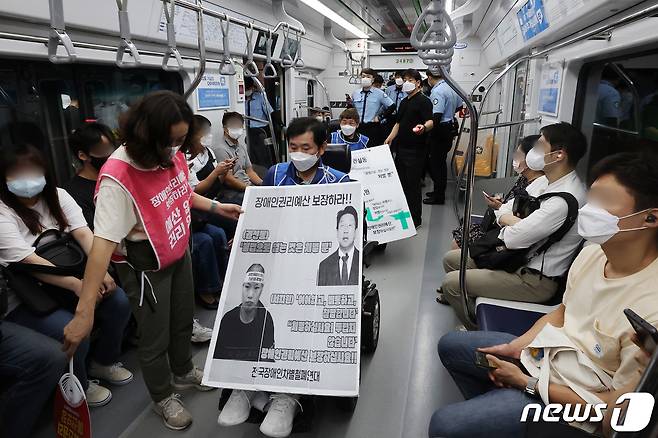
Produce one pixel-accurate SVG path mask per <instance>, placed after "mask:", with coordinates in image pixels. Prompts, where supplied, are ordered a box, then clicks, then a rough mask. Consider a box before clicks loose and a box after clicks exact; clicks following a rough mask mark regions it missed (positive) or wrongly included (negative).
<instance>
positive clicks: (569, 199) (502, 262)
mask: <svg viewBox="0 0 658 438" xmlns="http://www.w3.org/2000/svg"><path fill="white" fill-rule="evenodd" d="M555 196H557V197H560V198H562V199H564V200H565V201H566V203H567V206H568V212H567V217H566V218H565V220H564V223H563V224H562V226H561V227H560V228H558V229H557V230H556V231H555V232H554V233H553V234H551V235H550V236H548V238H547V239H546V241H545V242H544V243H543V244H542V245H541V246H539V248H537V249H536V250H534V251H532V254H530V253H531V249H532V247H529V248H523V249H508V248H507V247H506V246H505V242H503V241H502V240H501V239H499V238H498V235H499V234H500V229H499V228H497V227H494V228H492V229H491V230H489V231H487V232H486V233H485V235H484V236H482V237H481V238H479V239H477V240H475V241H474V242H471V244H470V245H469V246H468V250H469V254H470V256H471V258H472V259H473V261H474V262H475V264H476V266H477V267H478V268H480V269H492V270H502V271H506V272H510V273H511V272H516V271H517V270H518V269H519V268H521V267H523V266H524V265H525V264H526V263H527V262H528V260H530V259H531V258H532V257H534V256H537V255H539V254H542V253H544V254H545V253H546V251H548V249H549V248H550V247H551V246H552V245H553V244H554V243H555V242H559V241H560V240H562V238H563V237H564V236H565V235H566V234H567V233H568V232H569V230H570V229H571V227H572V226H573V225H574V224H575V223H576V219H577V218H578V201H577V200H576V198H575V197H574V196H573V195H572V194H571V193H566V192H553V193H544V194H543V195H541V196H539V197H537V198H534V197H531V196H528V199H525V200H523V201H520V202H522V203H525V204H524V205H526V206H525V207H519V208H522V209H523V210H524V211H523V216H524V217H527V216H529V215H530V214H531V213H532V212H533V211H535V210H536V209H538V208H539V206H540V204H541V201H543V200H545V199H548V198H552V197H555ZM517 202H518V201H517V199H515V201H514V203H515V207H517ZM516 211H518V210H517V209H516V208H515V212H516ZM542 265H543V263H542Z"/></svg>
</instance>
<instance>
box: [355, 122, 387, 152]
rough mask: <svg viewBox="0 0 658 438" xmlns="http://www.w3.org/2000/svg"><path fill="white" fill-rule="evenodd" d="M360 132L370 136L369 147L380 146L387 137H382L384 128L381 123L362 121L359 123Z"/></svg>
mask: <svg viewBox="0 0 658 438" xmlns="http://www.w3.org/2000/svg"><path fill="white" fill-rule="evenodd" d="M358 132H359V134H363V135H365V136H366V137H368V139H369V140H368V147H373V146H379V145H381V144H383V143H384V140H386V138H385V137H384V138H381V136H382V134H383V129H382V127H381V124H380V123H375V122H370V123H362V124H360V125H359V129H358Z"/></svg>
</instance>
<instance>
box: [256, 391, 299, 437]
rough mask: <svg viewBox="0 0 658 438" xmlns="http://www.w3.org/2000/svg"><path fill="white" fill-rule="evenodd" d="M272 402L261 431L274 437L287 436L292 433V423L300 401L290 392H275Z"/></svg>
mask: <svg viewBox="0 0 658 438" xmlns="http://www.w3.org/2000/svg"><path fill="white" fill-rule="evenodd" d="M271 399H272V404H270V408H269V409H268V410H267V415H266V416H265V419H264V420H263V422H262V423H261V425H260V431H261V432H262V433H263V434H264V435H266V436H269V437H272V438H285V437H287V436H288V435H290V434H291V433H292V424H293V420H294V419H295V414H296V413H297V407H298V406H299V402H298V401H297V399H296V398H294V397H291V396H289V395H288V394H274V395H272V397H271Z"/></svg>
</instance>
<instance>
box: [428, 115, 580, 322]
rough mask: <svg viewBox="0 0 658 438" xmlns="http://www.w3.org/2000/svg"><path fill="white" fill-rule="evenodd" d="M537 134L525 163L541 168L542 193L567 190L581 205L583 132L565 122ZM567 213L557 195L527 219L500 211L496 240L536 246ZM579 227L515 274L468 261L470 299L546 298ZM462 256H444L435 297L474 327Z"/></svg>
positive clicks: (563, 270)
mask: <svg viewBox="0 0 658 438" xmlns="http://www.w3.org/2000/svg"><path fill="white" fill-rule="evenodd" d="M540 132H541V134H542V135H541V137H540V138H539V140H537V142H536V143H535V146H534V147H533V148H532V150H530V152H529V153H528V155H526V164H527V165H528V167H529V168H530V169H532V170H536V171H539V170H543V171H544V174H545V178H546V179H547V180H548V185H547V187H546V188H545V189H544V191H543V192H542V193H551V192H567V193H570V194H572V195H573V196H574V197H575V198H576V200H577V201H578V204H579V205H583V203H584V202H585V197H586V194H585V185H584V184H583V183H582V182H581V180H580V178H579V177H578V175H576V170H575V169H576V164H578V161H579V160H580V159H581V158H582V157H583V156H584V155H585V152H586V150H587V140H586V139H585V136H584V135H583V134H582V133H581V132H580V131H579V130H578V129H576V128H575V127H573V126H572V125H570V124H569V123H565V122H562V123H556V124H553V125H548V126H544V127H543V128H542V129H541V131H540ZM542 178H544V177H542ZM567 214H568V207H567V203H566V201H565V200H564V199H562V198H559V197H551V198H549V199H546V200H544V201H542V202H541V205H540V207H539V208H538V209H537V210H536V211H534V212H533V213H532V214H530V215H529V216H528V217H526V218H525V219H520V218H519V217H517V216H515V215H514V214H511V213H508V212H504V213H503V214H502V215H500V213H499V214H498V215H497V219H498V224H499V225H500V226H501V227H502V230H501V232H500V235H499V238H500V239H501V240H502V241H503V242H504V243H505V246H506V247H507V248H508V249H525V248H532V247H535V248H536V247H537V245H538V244H539V243H541V242H543V241H545V239H546V238H548V237H549V236H550V235H551V234H553V233H554V232H555V231H557V230H558V229H559V228H560V227H561V226H562V225H563V224H564V221H565V219H566V217H567ZM577 231H578V230H577V227H576V225H574V226H573V227H571V229H570V230H569V232H567V234H566V235H565V236H564V237H563V238H562V239H561V240H560V241H559V242H556V243H554V244H553V245H552V246H551V247H550V248H549V249H548V250H547V251H546V252H544V253H542V254H538V255H533V256H532V257H531V258H530V260H528V262H527V263H526V264H525V265H524V266H523V267H521V268H519V269H518V270H517V271H516V272H512V273H509V272H506V271H503V270H490V269H478V267H477V265H476V264H475V262H473V260H470V259H469V262H468V265H467V269H468V271H467V273H466V283H467V284H468V292H469V295H470V296H471V297H473V299H475V297H488V298H499V299H504V300H513V301H525V302H533V303H541V302H545V301H547V300H549V299H550V298H552V297H553V295H555V292H556V291H557V288H558V281H557V280H558V279H559V277H561V276H563V275H564V274H565V273H566V272H567V270H568V269H569V264H570V262H571V260H572V259H573V256H574V254H575V252H576V250H577V249H578V247H579V245H580V243H581V238H580V236H578V232H577ZM460 256H461V252H460V250H452V251H449V252H448V253H447V254H446V256H445V257H444V259H443V266H444V269H445V271H446V276H445V278H444V279H443V285H442V286H441V292H442V297H441V296H440V297H439V301H442V298H445V300H446V301H447V302H448V303H450V305H451V306H452V307H453V309H455V313H456V314H457V316H458V317H459V318H460V319H461V320H462V322H463V323H464V324H466V325H467V327H469V328H473V327H471V323H470V322H469V321H468V318H467V312H468V309H464V308H463V305H462V300H461V291H460V288H459V262H460ZM471 304H472V303H471Z"/></svg>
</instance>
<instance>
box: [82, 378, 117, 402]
mask: <svg viewBox="0 0 658 438" xmlns="http://www.w3.org/2000/svg"><path fill="white" fill-rule="evenodd" d="M85 395H86V398H87V406H89V407H90V408H99V407H101V406H105V405H106V404H108V403H109V402H110V400H112V392H111V391H110V390H109V389H107V388H105V387H104V386H101V385H99V384H98V380H90V381H89V387H88V388H87V390H86V391H85Z"/></svg>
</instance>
